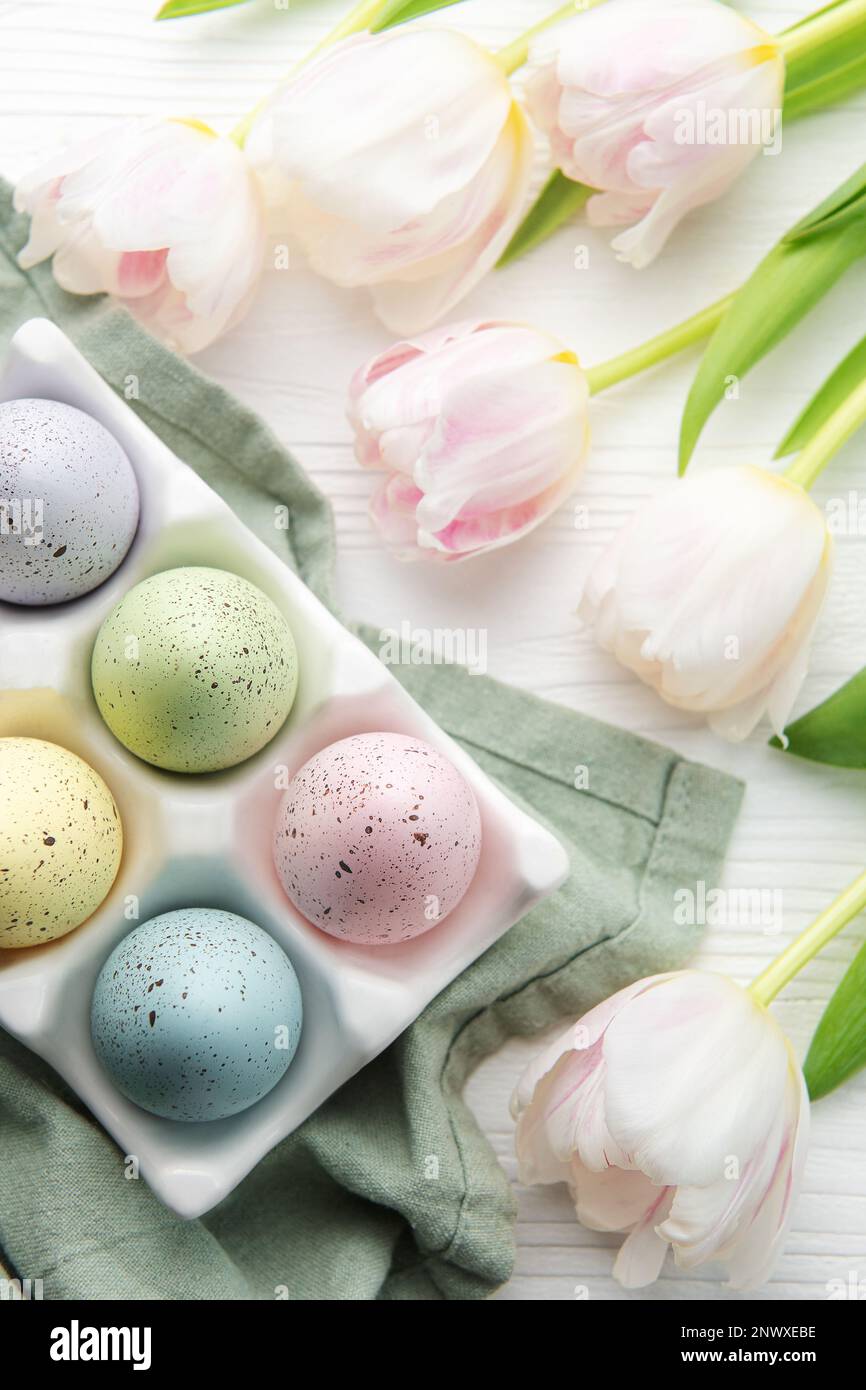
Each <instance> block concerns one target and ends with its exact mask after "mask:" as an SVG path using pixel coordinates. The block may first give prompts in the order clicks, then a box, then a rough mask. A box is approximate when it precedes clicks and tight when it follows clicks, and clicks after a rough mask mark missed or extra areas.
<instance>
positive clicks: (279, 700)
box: [91, 568, 298, 772]
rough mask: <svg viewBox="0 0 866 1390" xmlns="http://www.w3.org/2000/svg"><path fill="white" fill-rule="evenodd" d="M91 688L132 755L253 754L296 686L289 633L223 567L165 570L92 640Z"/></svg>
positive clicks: (159, 763)
mask: <svg viewBox="0 0 866 1390" xmlns="http://www.w3.org/2000/svg"><path fill="white" fill-rule="evenodd" d="M91 676H92V680H93V693H94V695H95V696H96V703H97V705H98V706H99V711H100V713H101V715H102V717H103V719H104V720H105V722H106V724H107V725H108V727H109V729H111V732H112V733H113V734H114V735H115V737H116V738H118V739H119V740H120V742H121V743H122V744H124V746H125V747H126V748H128V749H129V750H130V752H131V753H135V754H136V756H137V757H139V758H143V759H144V761H145V762H148V763H153V764H155V766H156V767H164V768H168V769H170V770H171V771H173V772H216V771H218V770H219V769H220V768H225V767H234V765H235V764H236V763H241V762H243V761H244V759H245V758H249V757H252V755H253V753H257V752H258V751H259V749H260V748H264V746H265V744H266V743H269V742H270V740H271V739H272V738H273V737H274V735H275V734H276V733H277V731H278V730H279V729H280V727H281V726H282V724H283V723H284V721H285V719H286V717H287V715H288V713H289V710H290V709H291V708H292V702H293V700H294V698H295V691H296V690H297V685H298V657H297V651H296V649H295V642H294V638H293V637H292V633H291V630H290V628H289V625H288V623H287V622H286V620H285V618H284V617H283V615H282V613H280V611H279V609H278V608H277V607H276V606H275V605H274V604H273V603H272V602H271V600H270V599H269V598H268V597H267V595H265V594H263V593H262V592H261V590H260V589H257V588H256V587H255V585H253V584H249V583H247V581H246V580H245V579H241V578H240V577H239V576H238V575H236V574H229V573H228V571H226V570H216V569H202V568H187V569H174V570H165V571H164V572H163V573H162V574H155V575H153V576H152V578H150V579H145V580H143V582H142V583H141V584H136V586H135V588H134V589H130V591H129V593H128V594H127V595H126V596H125V598H122V599H121V601H120V603H118V604H117V606H116V607H115V608H113V609H112V611H111V612H110V613H109V615H108V617H107V618H106V619H105V622H104V623H103V624H102V627H101V628H100V629H99V633H98V635H97V638H96V644H95V646H94V648H93V661H92V666H91Z"/></svg>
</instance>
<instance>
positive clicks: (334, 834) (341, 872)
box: [274, 734, 481, 946]
mask: <svg viewBox="0 0 866 1390" xmlns="http://www.w3.org/2000/svg"><path fill="white" fill-rule="evenodd" d="M480 852H481V817H480V815H479V812H478V805H477V802H476V800H475V797H474V795H473V792H472V788H471V787H470V786H469V785H468V783H467V782H466V781H465V780H464V778H463V777H462V776H461V775H460V773H459V772H458V771H457V769H456V768H455V767H454V766H453V765H452V764H451V763H450V762H449V761H448V759H447V758H443V756H442V754H441V753H437V752H436V749H435V748H431V747H430V745H429V744H427V743H423V742H422V741H421V739H417V738H407V737H406V736H405V735H404V734H354V735H353V736H352V737H351V738H344V739H341V740H340V741H339V743H332V744H329V746H328V747H327V748H323V749H322V751H321V752H320V753H317V754H316V756H315V757H314V758H311V759H310V761H309V762H308V763H305V764H304V766H303V767H302V768H301V769H300V771H299V772H297V773H296V774H295V776H294V777H293V778H292V781H291V784H290V785H289V789H288V791H287V792H286V794H285V796H284V797H283V800H282V802H281V803H280V809H279V813H278V815H277V823H276V827H275V831H274V861H275V863H276V866H277V872H278V874H279V876H280V879H281V880H282V884H283V887H284V888H285V890H286V893H287V894H288V896H289V898H290V899H291V901H292V902H293V903H294V905H295V907H296V908H297V909H298V910H299V911H300V912H302V913H303V915H304V916H305V917H306V918H307V919H308V921H310V922H313V923H314V924H315V926H317V927H320V928H321V929H322V931H326V932H328V933H329V934H330V935H331V936H336V937H339V938H340V939H341V940H343V941H353V942H356V943H358V944H360V945H364V946H390V945H394V944H395V943H397V942H400V941H409V940H410V939H411V938H412V937H414V936H420V935H421V933H422V932H426V931H429V930H430V928H431V927H435V926H436V925H437V923H438V922H441V921H442V920H443V918H445V917H447V916H448V913H449V912H451V911H452V909H453V908H455V907H456V906H457V904H458V903H459V901H460V899H461V898H462V897H463V894H464V893H465V892H466V889H467V888H468V887H469V884H470V883H471V882H472V877H473V875H474V873H475V870H476V868H477V866H478V856H479V854H480Z"/></svg>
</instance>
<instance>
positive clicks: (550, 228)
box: [497, 169, 594, 268]
mask: <svg viewBox="0 0 866 1390" xmlns="http://www.w3.org/2000/svg"><path fill="white" fill-rule="evenodd" d="M593 191H594V190H593V189H591V188H587V187H586V185H585V184H582V183H575V182H574V180H573V179H569V178H566V176H565V174H563V172H562V170H561V169H554V171H553V173H552V174H551V176H550V178H549V179H548V180H547V183H546V184H545V185H544V187H543V188H542V190H541V192H540V193H539V195H538V197H537V199H536V200H535V202H534V203H533V205H532V207H531V208H530V209H529V212H528V213H527V214H526V216H525V217H524V219H523V221H522V222H521V224H520V226H519V227H518V228H517V231H516V232H515V233H514V236H513V237H512V238H511V240H510V242H509V243H508V245H507V246H506V248H505V250H504V251H503V253H502V255H501V256H500V258H499V261H498V262H497V267H498V268H501V267H502V266H505V265H508V264H509V262H510V261H516V260H517V258H518V256H522V255H524V254H525V253H526V252H527V251H531V250H532V247H533V246H538V245H539V244H540V243H541V242H542V241H546V240H547V238H548V237H549V236H552V235H553V233H554V232H555V231H557V229H558V228H559V227H562V226H564V225H565V223H566V222H569V221H570V220H571V218H572V217H574V216H575V214H576V213H578V212H579V211H580V209H581V208H582V207H583V206H584V204H585V203H586V201H587V199H588V198H590V197H591V196H592V193H593Z"/></svg>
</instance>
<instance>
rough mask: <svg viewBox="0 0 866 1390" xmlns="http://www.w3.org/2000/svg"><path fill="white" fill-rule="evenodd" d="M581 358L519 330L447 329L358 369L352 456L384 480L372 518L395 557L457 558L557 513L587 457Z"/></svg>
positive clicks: (493, 326)
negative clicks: (378, 470) (379, 474)
mask: <svg viewBox="0 0 866 1390" xmlns="http://www.w3.org/2000/svg"><path fill="white" fill-rule="evenodd" d="M587 402H588V390H587V385H586V378H585V376H584V374H583V372H582V371H581V369H580V367H579V365H578V362H577V359H576V358H575V357H574V355H573V353H571V352H569V351H568V350H567V349H566V348H564V347H563V345H562V344H561V343H560V342H558V341H557V340H556V339H555V338H552V337H550V336H549V335H548V334H546V333H542V332H540V331H539V330H538V329H535V328H530V327H528V326H526V325H523V324H517V323H508V322H504V321H502V322H500V321H491V322H486V323H461V324H452V325H451V326H450V327H447V328H441V329H437V330H433V331H432V332H429V333H426V334H423V335H422V336H420V337H416V338H412V339H408V340H406V341H404V342H400V343H396V344H395V345H394V346H393V347H391V348H389V349H388V350H387V351H386V352H383V353H380V354H379V356H377V357H374V358H373V360H372V361H371V362H368V363H367V365H366V366H364V367H362V368H361V369H360V370H359V371H358V372H356V374H355V376H354V378H353V380H352V384H351V386H350V390H349V408H348V414H349V419H350V422H351V424H352V426H353V428H354V431H355V454H356V457H357V459H358V462H359V463H360V464H362V465H363V466H364V467H365V468H376V469H382V470H384V471H385V472H386V474H387V476H386V477H385V479H384V481H383V482H382V483H381V485H380V487H379V488H378V489H377V491H376V492H375V494H374V496H373V500H372V503H371V515H372V517H373V521H374V523H375V524H376V526H377V527H378V529H379V531H380V532H381V534H382V537H383V539H384V540H385V542H386V543H387V544H388V545H389V546H390V547H391V548H392V549H393V550H394V551H395V552H396V553H397V554H398V555H399V556H400V557H401V558H403V559H417V558H419V557H421V556H427V557H431V558H435V559H439V560H458V559H465V558H467V557H468V556H472V555H480V554H481V553H483V552H484V551H487V550H492V549H495V548H496V547H499V546H503V545H509V544H510V543H511V542H512V541H516V540H519V539H520V538H521V537H522V536H525V535H526V534H527V532H529V531H531V530H532V529H533V528H534V527H535V526H538V525H539V523H540V522H542V521H544V519H545V518H546V517H548V516H550V514H551V513H552V512H553V511H555V510H556V508H557V507H558V506H559V505H560V503H561V502H562V501H563V500H564V498H565V497H566V496H567V495H568V493H569V492H570V491H571V490H572V488H573V487H574V485H575V482H576V480H577V478H578V475H579V473H580V471H581V469H582V467H583V463H584V460H585V457H586V452H587V447H588V442H589V430H588V423H587Z"/></svg>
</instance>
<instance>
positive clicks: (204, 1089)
mask: <svg viewBox="0 0 866 1390" xmlns="http://www.w3.org/2000/svg"><path fill="white" fill-rule="evenodd" d="M302 1021H303V1009H302V1004H301V989H300V985H299V984H298V977H297V975H296V974H295V971H294V968H293V967H292V964H291V962H290V960H289V958H288V956H287V955H286V954H285V952H284V951H283V950H282V949H281V947H280V946H279V945H278V944H277V942H276V941H275V940H274V938H273V937H272V936H269V935H268V933H267V932H266V931H263V930H262V928H261V927H257V926H255V925H254V923H252V922H249V921H247V919H246V918H245V917H238V916H236V915H235V913H233V912H221V911H218V910H217V909H215V908H210V907H188V908H181V909H180V910H179V911H176V912H165V913H163V914H162V915H161V916H159V917H152V918H151V919H150V921H149V922H145V923H143V925H142V926H140V927H137V928H136V929H135V931H133V932H130V934H129V935H128V936H125V937H124V938H123V940H122V941H121V942H120V944H119V945H118V946H116V947H115V949H114V950H113V951H112V953H111V955H110V956H109V957H108V960H107V961H106V962H105V964H104V965H103V967H102V970H101V971H100V973H99V978H98V979H97V981H96V988H95V990H94V992H93V1003H92V1006H91V1013H90V1029H91V1035H92V1038H93V1046H94V1048H95V1049H96V1055H97V1057H98V1058H99V1060H100V1062H101V1063H102V1065H103V1066H104V1067H105V1069H106V1071H107V1072H108V1073H109V1075H110V1076H111V1078H112V1080H113V1081H114V1083H115V1085H116V1086H117V1088H118V1090H120V1091H122V1092H123V1094H124V1095H125V1096H127V1097H128V1098H129V1099H130V1100H132V1101H134V1102H135V1104H136V1105H140V1106H141V1107H142V1109H143V1110H149V1111H150V1112H151V1114H153V1115H162V1116H164V1117H165V1118H166V1119H171V1120H221V1119H225V1118H226V1116H227V1115H236V1114H237V1113H238V1111H240V1110H246V1109H247V1107H248V1106H250V1105H253V1104H255V1102H256V1101H257V1100H261V1098H262V1096H264V1095H267V1093H268V1091H270V1090H271V1089H272V1088H273V1087H274V1086H276V1084H277V1082H278V1081H279V1080H280V1079H281V1078H282V1077H283V1075H284V1074H285V1072H286V1071H287V1069H288V1067H289V1064H290V1062H291V1060H292V1058H293V1057H294V1055H295V1052H296V1051H297V1047H298V1042H299V1040H300V1036H301V1025H302Z"/></svg>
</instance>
